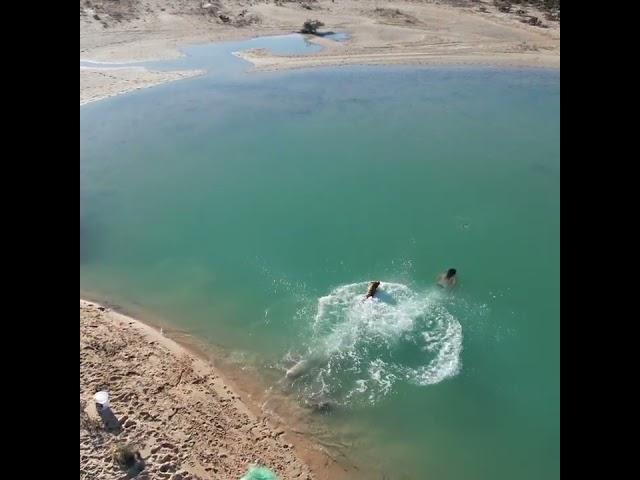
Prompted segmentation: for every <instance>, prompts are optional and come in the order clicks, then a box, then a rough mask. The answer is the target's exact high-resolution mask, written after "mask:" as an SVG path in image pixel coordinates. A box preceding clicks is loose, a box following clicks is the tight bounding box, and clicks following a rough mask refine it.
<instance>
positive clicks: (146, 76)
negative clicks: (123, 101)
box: [80, 67, 204, 105]
mask: <svg viewBox="0 0 640 480" xmlns="http://www.w3.org/2000/svg"><path fill="white" fill-rule="evenodd" d="M203 73H204V71H201V70H185V71H172V72H154V71H150V70H147V69H145V68H139V67H131V68H121V67H120V68H106V67H105V68H96V69H89V68H81V69H80V105H84V104H87V103H90V102H95V101H97V100H102V99H104V98H108V97H113V96H115V95H119V94H121V93H126V92H131V91H133V90H139V89H141V88H148V87H153V86H155V85H160V84H162V83H167V82H173V81H175V80H182V79H184V78H190V77H194V76H197V75H201V74H203Z"/></svg>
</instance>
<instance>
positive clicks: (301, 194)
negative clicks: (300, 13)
mask: <svg viewBox="0 0 640 480" xmlns="http://www.w3.org/2000/svg"><path fill="white" fill-rule="evenodd" d="M269 41H271V42H273V41H274V40H269ZM289 41H291V42H293V43H295V41H294V40H287V42H289ZM243 45H246V44H241V43H238V44H223V45H218V46H200V47H193V48H192V49H189V50H188V53H189V56H188V57H187V58H185V59H181V60H180V61H176V62H182V63H176V62H167V63H166V64H163V68H169V67H168V65H170V66H172V67H175V65H178V64H179V65H181V66H184V65H187V66H188V68H191V67H192V66H196V65H198V68H202V67H203V66H205V68H209V69H210V74H209V75H206V76H203V77H199V78H194V79H190V80H186V81H181V82H176V83H171V84H167V85H163V86H159V87H154V88H151V89H147V90H142V91H139V92H136V93H133V94H128V95H123V96H121V97H115V98H113V99H110V100H107V101H103V102H97V103H94V104H89V105H86V106H83V107H82V108H81V109H80V117H81V132H80V133H81V135H80V138H81V141H80V156H81V161H80V200H81V208H80V246H81V250H80V281H81V291H84V292H91V293H95V294H99V295H101V296H104V297H107V298H110V299H112V300H113V301H114V302H117V303H119V304H121V305H131V306H137V307H139V308H142V309H144V310H145V311H148V312H152V313H156V314H159V315H162V317H163V318H166V319H169V320H171V321H172V322H173V323H174V324H175V325H177V326H180V327H182V328H185V329H188V330H190V331H192V332H193V333H195V334H196V335H199V336H200V337H202V338H205V339H208V340H209V341H210V342H212V343H215V344H217V345H221V346H223V347H224V348H225V349H227V350H228V351H230V352H232V353H233V355H234V356H236V357H237V358H240V359H242V361H244V362H248V363H249V364H250V365H252V366H253V367H254V368H255V369H256V371H257V372H259V373H260V375H261V376H262V379H263V384H264V389H265V390H268V391H269V392H272V393H273V395H274V398H276V399H281V398H285V399H288V400H289V401H292V402H295V403H296V404H299V405H302V406H306V405H318V404H319V403H321V404H322V405H327V406H329V407H330V408H329V411H328V412H325V413H322V414H319V413H313V411H312V410H309V414H308V415H309V422H310V423H312V424H314V425H315V426H316V427H317V429H318V431H320V430H321V429H322V431H323V432H325V433H326V432H327V431H329V432H331V433H330V435H333V437H334V438H333V440H334V442H333V443H335V444H339V445H341V453H343V454H344V455H346V458H347V459H348V461H349V462H355V463H356V464H357V465H358V466H359V467H360V468H361V471H367V472H368V471H374V472H376V475H377V477H373V478H382V475H383V474H384V475H386V476H387V478H391V479H395V478H411V479H422V478H438V479H444V480H449V479H450V480H463V479H464V480H468V479H479V480H485V479H486V480H489V479H491V480H496V479H510V480H511V479H514V478H517V479H520V480H529V479H531V480H533V479H536V480H538V479H553V478H559V475H560V474H559V449H560V447H559V435H560V433H559V322H560V318H559V315H560V314H559V276H560V275H559V223H560V216H559V203H560V199H559V73H558V72H556V71H546V70H533V69H531V70H497V69H491V68H474V69H470V68H409V67H376V68H373V67H349V68H341V69H314V70H307V71H295V72H286V73H268V74H245V73H244V70H245V68H246V64H244V63H243V62H242V61H240V60H239V59H237V58H236V57H233V56H232V55H230V52H232V51H237V50H238V49H239V48H242V46H243ZM261 45H262V44H261V43H260V41H257V40H256V41H253V42H251V43H249V47H247V48H256V47H257V46H261ZM296 45H297V46H296V47H295V48H298V47H299V48H300V49H301V51H304V48H306V47H304V45H300V44H296ZM287 48H293V47H292V46H291V45H288V46H287V45H283V46H282V49H283V51H286V49H287ZM449 267H455V268H457V269H458V272H459V286H458V288H457V290H456V291H455V292H454V293H453V294H446V293H444V292H442V291H439V290H438V289H437V288H435V287H434V279H435V277H436V275H437V274H438V273H439V272H441V271H443V270H445V269H447V268H449ZM371 279H379V280H381V281H382V286H381V295H380V296H379V298H378V299H377V300H375V301H367V302H362V301H361V296H362V294H363V293H364V291H365V290H366V285H365V282H366V281H368V280H371ZM297 362H302V363H301V364H299V365H303V366H304V367H305V372H304V374H303V375H301V376H300V377H297V378H295V379H285V378H284V376H285V372H286V370H287V369H289V368H292V367H293V366H294V365H296V364H297ZM325 437H326V435H325ZM325 437H323V438H325ZM325 439H326V438H325ZM363 477H366V478H372V477H371V475H370V474H367V475H364V474H363ZM352 478H356V475H355V474H354V475H353V476H352Z"/></svg>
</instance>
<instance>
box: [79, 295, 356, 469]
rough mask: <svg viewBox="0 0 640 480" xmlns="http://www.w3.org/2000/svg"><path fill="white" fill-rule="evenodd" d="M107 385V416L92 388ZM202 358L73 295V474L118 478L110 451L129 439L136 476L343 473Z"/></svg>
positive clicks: (157, 332)
mask: <svg viewBox="0 0 640 480" xmlns="http://www.w3.org/2000/svg"><path fill="white" fill-rule="evenodd" d="M100 390H106V391H108V392H109V395H110V409H111V411H112V412H113V417H114V418H113V422H112V423H111V424H109V423H105V422H104V421H103V419H101V418H100V417H99V415H98V413H97V410H96V407H95V402H94V400H93V395H94V394H95V393H96V392H98V391H100ZM260 413H261V412H260V409H259V406H258V405H255V404H251V403H250V402H247V401H245V399H243V398H241V396H240V395H238V394H237V393H236V392H235V391H234V389H233V388H232V387H230V386H229V384H228V382H227V381H226V380H225V379H224V377H223V376H222V375H221V373H220V372H219V371H218V370H217V369H216V368H214V367H213V365H212V364H211V363H210V362H208V361H206V360H205V359H203V358H201V357H200V356H197V355H196V354H194V353H193V352H191V351H190V350H188V349H187V348H185V347H184V346H182V345H180V344H179V343H177V342H176V341H174V340H172V339H171V338H169V337H168V336H166V334H164V333H163V332H162V331H161V330H156V329H155V328H154V327H151V326H149V325H147V324H145V323H142V322H140V321H139V320H136V319H134V318H131V317H128V316H125V315H122V314H119V313H117V312H114V311H112V310H110V309H109V308H106V307H103V306H101V305H100V304H98V303H95V302H91V301H84V300H80V478H81V479H82V478H86V479H97V480H107V479H114V478H128V477H127V473H126V472H125V471H123V470H122V469H121V468H120V467H119V466H118V465H117V464H115V463H114V461H113V458H112V452H113V451H114V449H115V448H117V447H118V446H119V445H120V446H122V445H131V446H133V448H135V449H137V450H138V451H139V452H140V455H141V457H142V461H143V462H144V469H143V470H142V472H141V473H140V474H139V475H138V476H137V477H136V478H138V479H145V478H147V479H154V478H167V479H169V478H170V479H174V480H180V479H182V480H188V479H194V480H195V479H234V480H237V479H239V478H240V477H242V475H243V474H244V473H246V471H247V469H248V468H249V466H251V465H265V466H268V467H269V468H270V469H271V470H272V471H274V472H275V473H276V474H277V475H278V477H279V478H280V479H327V480H328V479H331V478H345V477H344V475H343V474H344V470H343V468H342V467H340V466H339V465H337V464H336V463H335V462H334V461H333V460H332V459H331V458H330V457H329V456H328V455H326V454H325V453H323V452H322V451H321V450H319V449H317V448H314V446H313V445H311V444H310V443H309V442H307V441H306V440H305V439H304V438H300V437H299V436H297V435H296V434H294V433H292V432H289V431H288V430H287V429H286V428H283V427H282V426H281V425H277V424H273V423H272V422H271V421H270V419H268V418H267V417H266V416H265V415H261V414H260Z"/></svg>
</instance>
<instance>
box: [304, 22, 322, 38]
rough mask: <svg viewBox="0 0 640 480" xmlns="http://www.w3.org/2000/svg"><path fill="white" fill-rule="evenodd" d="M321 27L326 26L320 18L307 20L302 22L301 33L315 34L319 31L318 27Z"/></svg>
mask: <svg viewBox="0 0 640 480" xmlns="http://www.w3.org/2000/svg"><path fill="white" fill-rule="evenodd" d="M320 27H324V23H322V22H321V21H320V20H307V21H306V22H304V23H303V24H302V29H301V30H300V33H306V34H309V35H315V34H316V33H318V29H319V28H320Z"/></svg>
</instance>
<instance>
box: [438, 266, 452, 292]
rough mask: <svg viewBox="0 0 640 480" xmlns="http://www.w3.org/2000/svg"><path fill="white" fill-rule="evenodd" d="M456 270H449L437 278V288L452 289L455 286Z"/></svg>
mask: <svg viewBox="0 0 640 480" xmlns="http://www.w3.org/2000/svg"><path fill="white" fill-rule="evenodd" d="M456 283H457V279H456V269H455V268H450V269H449V270H447V271H446V272H444V273H441V274H440V275H439V276H438V286H439V287H442V288H453V287H455V286H456Z"/></svg>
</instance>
